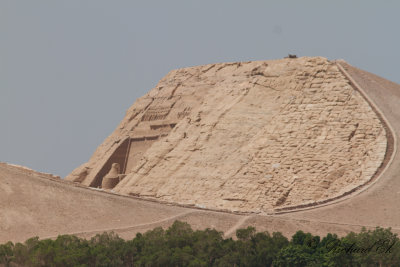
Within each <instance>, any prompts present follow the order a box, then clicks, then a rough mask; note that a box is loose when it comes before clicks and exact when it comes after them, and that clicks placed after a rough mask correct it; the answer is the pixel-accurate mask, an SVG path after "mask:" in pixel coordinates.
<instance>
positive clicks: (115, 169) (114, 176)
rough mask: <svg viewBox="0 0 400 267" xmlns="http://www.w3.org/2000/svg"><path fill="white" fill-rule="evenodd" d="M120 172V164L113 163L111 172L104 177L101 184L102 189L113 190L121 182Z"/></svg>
mask: <svg viewBox="0 0 400 267" xmlns="http://www.w3.org/2000/svg"><path fill="white" fill-rule="evenodd" d="M119 172H120V167H119V164H118V163H113V164H112V165H111V169H110V171H109V172H108V173H107V175H106V176H104V178H103V181H102V182H101V188H103V189H113V188H114V187H115V186H116V185H117V184H118V182H119Z"/></svg>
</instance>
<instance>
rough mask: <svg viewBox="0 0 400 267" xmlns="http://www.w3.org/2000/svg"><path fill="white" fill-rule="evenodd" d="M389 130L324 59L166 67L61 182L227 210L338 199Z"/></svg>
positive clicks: (362, 175)
mask: <svg viewBox="0 0 400 267" xmlns="http://www.w3.org/2000/svg"><path fill="white" fill-rule="evenodd" d="M386 146H387V140H386V133H385V129H384V128H383V126H382V124H381V122H380V120H379V119H378V117H377V115H376V114H375V113H374V111H373V110H372V109H371V107H370V106H369V104H368V103H367V102H366V101H365V100H364V99H363V97H362V96H361V95H360V93H359V92H357V91H356V90H354V88H353V87H352V86H351V85H350V84H349V81H348V80H347V79H346V78H345V77H344V76H343V74H342V73H341V72H340V71H339V69H338V68H337V66H336V65H335V64H333V63H331V62H329V61H328V60H326V59H325V58H321V57H316V58H307V57H303V58H298V59H282V60H271V61H263V62H245V63H224V64H211V65H205V66H199V67H192V68H185V69H179V70H174V71H171V72H170V73H169V74H168V75H167V76H166V77H164V78H163V79H162V80H161V81H160V82H159V84H158V85H157V86H156V87H155V88H154V89H153V90H151V91H150V92H149V93H147V94H146V95H145V96H143V97H141V98H139V99H138V100H137V101H136V102H135V104H134V105H132V107H131V108H130V109H129V110H128V111H127V114H126V116H125V118H124V119H123V120H122V122H121V123H120V125H119V126H118V127H117V129H116V130H115V131H114V133H113V134H112V135H111V136H109V137H108V138H107V139H106V140H105V141H104V143H103V144H102V145H101V146H99V147H98V149H97V150H96V152H95V153H94V155H93V156H92V158H91V159H90V161H89V162H88V163H87V164H85V165H83V166H82V167H79V168H78V169H77V170H75V171H74V172H73V173H72V174H71V175H69V176H68V177H67V179H68V180H73V181H77V182H82V183H83V184H85V185H87V186H92V187H98V186H100V185H101V184H102V180H103V177H104V176H105V175H106V174H107V172H108V170H109V169H110V168H111V164H112V163H118V164H119V165H120V166H121V173H122V174H126V178H125V179H124V180H122V181H121V182H120V183H119V184H118V185H117V186H116V187H115V188H114V190H115V191H116V192H119V193H122V194H130V195H136V196H143V197H149V198H153V199H159V200H163V201H170V202H175V203H181V204H192V205H197V206H202V207H206V208H213V209H228V210H231V211H253V212H259V211H270V210H273V209H275V208H282V207H287V206H294V205H300V204H308V203H312V202H315V201H321V200H324V199H328V198H332V197H336V196H339V195H341V194H343V193H345V192H347V191H348V190H351V189H352V188H356V187H358V186H360V185H362V184H364V183H366V182H367V181H369V180H370V179H371V177H372V176H373V175H374V173H375V172H376V170H377V168H378V167H379V166H380V165H381V164H382V161H383V158H384V156H385V151H386Z"/></svg>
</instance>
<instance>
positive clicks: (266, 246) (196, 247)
mask: <svg viewBox="0 0 400 267" xmlns="http://www.w3.org/2000/svg"><path fill="white" fill-rule="evenodd" d="M236 236H237V240H233V239H232V238H229V239H224V238H223V234H222V233H221V232H218V231H216V230H211V229H206V230H204V231H194V230H192V228H191V227H190V225H189V224H187V223H183V222H179V221H176V222H175V223H174V224H173V225H172V226H171V227H170V228H168V229H167V230H163V229H162V228H155V229H154V230H151V231H148V232H146V233H144V234H137V235H136V237H135V238H134V239H132V240H128V241H125V240H124V239H122V238H120V237H118V236H117V235H116V234H114V233H103V234H99V235H97V236H95V237H93V238H92V239H90V240H85V239H81V238H78V237H76V236H71V235H61V236H59V237H58V238H57V239H55V240H51V239H44V240H39V239H38V238H37V237H35V238H31V239H28V240H27V241H26V242H25V243H17V244H13V243H12V242H8V243H6V244H3V245H0V266H1V265H2V266H63V267H64V266H163V267H164V266H224V267H225V266H400V247H399V246H398V241H399V239H398V237H397V235H395V234H393V233H392V232H391V230H390V228H389V229H383V228H376V229H375V230H374V231H366V230H365V229H363V230H362V231H361V232H360V233H358V234H357V233H350V234H348V235H347V236H345V237H342V238H339V237H338V236H337V235H335V234H327V235H326V236H325V237H323V238H322V239H321V238H320V237H319V236H314V235H312V234H310V233H304V232H302V231H298V232H297V233H296V234H294V235H293V236H292V238H291V240H288V239H287V238H286V237H284V236H283V235H282V234H281V233H279V232H275V233H273V234H272V235H271V234H269V233H268V232H258V233H257V232H256V230H255V228H253V227H248V228H247V229H239V230H237V232H236Z"/></svg>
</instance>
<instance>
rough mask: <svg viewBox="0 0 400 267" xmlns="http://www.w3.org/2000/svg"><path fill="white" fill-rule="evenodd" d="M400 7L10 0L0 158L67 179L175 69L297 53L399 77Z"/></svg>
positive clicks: (3, 17) (4, 4)
mask: <svg viewBox="0 0 400 267" xmlns="http://www.w3.org/2000/svg"><path fill="white" fill-rule="evenodd" d="M399 3H400V1H361V0H360V1H321V0H318V1H244V0H243V1H233V0H230V1H221V0H219V1H216V0H213V1H206V0H201V1H190V0H186V1H185V0H182V1H171V0H169V1H149V0H146V1H134V0H131V1H118V0H113V1H110V0H63V1H61V0H48V1H42V0H35V1H32V0H26V1H22V0H20V1H19V0H0V125H1V126H0V127H1V128H0V129H1V131H0V161H3V162H10V163H15V164H21V165H25V166H28V167H31V168H33V169H36V170H39V171H44V172H51V173H54V174H57V175H61V176H65V175H66V174H68V173H69V172H70V171H72V170H73V169H74V168H75V167H77V166H78V165H80V164H82V163H84V162H86V161H87V160H88V159H89V157H90V156H91V154H92V153H93V152H94V150H95V149H96V147H97V146H98V145H99V144H101V143H102V141H103V140H104V138H106V137H107V136H108V135H109V134H111V132H112V131H113V130H114V128H115V127H116V126H117V125H118V123H119V122H120V121H121V120H122V118H123V117H124V114H125V111H126V110H127V109H128V107H129V106H130V105H132V103H133V102H134V101H135V99H136V98H138V97H140V96H142V95H143V94H145V93H146V92H147V91H148V90H150V89H151V88H153V87H154V86H155V85H156V84H157V82H158V81H159V80H160V79H161V78H162V77H163V76H164V75H165V74H167V73H168V72H169V71H170V70H172V69H175V68H181V67H187V66H194V65H201V64H207V63H215V62H227V61H248V60H264V59H276V58H282V57H284V56H286V55H287V54H288V53H293V54H297V55H298V56H324V57H327V58H328V59H338V58H343V59H345V60H346V61H348V62H349V63H350V64H352V65H354V66H357V67H360V68H362V69H365V70H367V71H370V72H373V73H375V74H378V75H381V76H383V77H385V78H388V79H390V80H392V81H395V82H397V83H400V76H399V67H398V65H399V62H400V52H399V50H400V30H399V27H400V16H399V15H398V12H399V10H400V4H399Z"/></svg>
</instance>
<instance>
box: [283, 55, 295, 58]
mask: <svg viewBox="0 0 400 267" xmlns="http://www.w3.org/2000/svg"><path fill="white" fill-rule="evenodd" d="M285 58H297V56H296V55H292V54H289V55H288V56H287V57H285Z"/></svg>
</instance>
